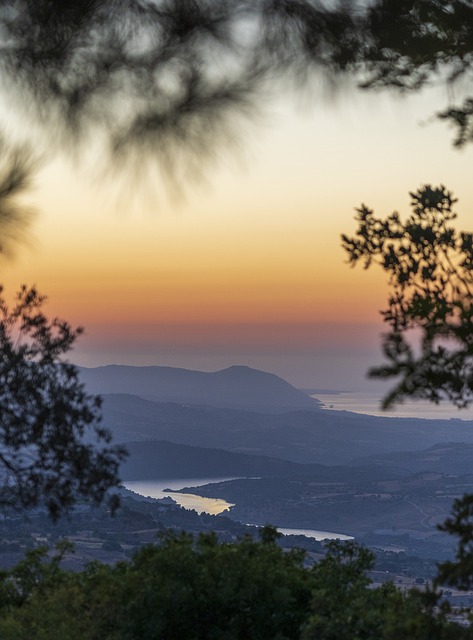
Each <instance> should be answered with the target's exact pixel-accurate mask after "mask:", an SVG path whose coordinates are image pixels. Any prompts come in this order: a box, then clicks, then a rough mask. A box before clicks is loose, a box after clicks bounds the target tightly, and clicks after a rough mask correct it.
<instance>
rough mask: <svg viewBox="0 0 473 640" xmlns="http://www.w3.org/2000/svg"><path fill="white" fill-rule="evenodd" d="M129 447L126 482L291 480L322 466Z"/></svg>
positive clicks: (162, 446)
mask: <svg viewBox="0 0 473 640" xmlns="http://www.w3.org/2000/svg"><path fill="white" fill-rule="evenodd" d="M126 447H127V449H128V452H129V453H130V457H129V458H128V459H127V460H126V461H125V462H124V463H123V464H122V466H121V468H120V472H121V477H122V480H156V479H160V478H167V479H171V478H221V477H224V476H245V477H248V476H249V477H254V476H259V477H264V476H289V475H295V474H307V473H314V472H315V470H316V469H318V468H319V467H320V466H321V465H312V464H306V465H305V464H298V463H296V462H289V461H288V460H278V459H277V458H270V457H267V456H250V455H247V454H244V453H234V452H231V451H224V450H222V449H206V448H203V447H191V446H188V445H183V444H175V443H173V442H166V441H142V442H127V443H126Z"/></svg>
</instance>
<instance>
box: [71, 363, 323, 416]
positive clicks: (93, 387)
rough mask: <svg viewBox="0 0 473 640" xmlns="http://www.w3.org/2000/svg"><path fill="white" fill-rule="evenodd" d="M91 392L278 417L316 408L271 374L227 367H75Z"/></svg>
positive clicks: (313, 401) (314, 401) (312, 402)
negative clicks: (211, 368) (200, 368)
mask: <svg viewBox="0 0 473 640" xmlns="http://www.w3.org/2000/svg"><path fill="white" fill-rule="evenodd" d="M80 374H81V379H82V380H83V382H84V383H85V384H86V387H87V389H88V390H89V391H90V392H91V393H98V394H109V393H128V394H133V395H137V396H140V397H141V398H145V399H149V400H154V401H159V402H173V403H185V404H193V405H209V406H213V407H228V408H234V409H248V410H251V411H262V412H267V413H279V412H282V411H288V410H293V409H315V410H316V409H318V408H319V406H320V404H319V402H318V401H317V400H314V399H313V398H310V397H308V396H307V394H305V393H303V392H302V391H299V390H298V389H296V388H295V387H293V386H292V385H290V384H289V383H288V382H286V381H285V380H283V379H282V378H279V377H278V376H276V375H274V374H272V373H266V372H264V371H259V370H257V369H251V368H250V367H242V366H233V367H229V368H228V369H223V370H222V371H216V372H211V373H208V372H203V371H190V370H188V369H177V368H173V367H131V366H122V365H108V366H104V367H97V368H94V369H88V368H84V367H81V368H80Z"/></svg>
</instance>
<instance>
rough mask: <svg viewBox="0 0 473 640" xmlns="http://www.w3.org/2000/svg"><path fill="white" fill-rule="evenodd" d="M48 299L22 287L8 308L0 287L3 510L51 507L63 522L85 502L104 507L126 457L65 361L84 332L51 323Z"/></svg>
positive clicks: (0, 479) (0, 499)
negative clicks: (82, 499) (113, 442)
mask: <svg viewBox="0 0 473 640" xmlns="http://www.w3.org/2000/svg"><path fill="white" fill-rule="evenodd" d="M44 301H45V299H44V297H43V296H41V295H40V294H39V293H38V292H37V291H36V289H35V288H27V287H22V288H21V289H20V291H19V292H18V294H17V296H16V298H15V300H14V303H13V305H12V306H11V308H10V307H9V306H8V304H7V302H6V299H5V297H4V296H3V294H2V289H0V406H1V413H0V482H1V488H0V504H4V505H11V506H18V507H27V506H28V507H31V506H36V505H45V506H46V507H47V509H48V511H49V513H50V515H51V517H53V518H57V517H58V515H59V514H60V513H61V512H63V511H65V510H66V511H67V509H69V508H70V507H71V506H72V505H73V504H74V503H75V502H76V500H77V499H78V498H80V497H88V498H90V499H92V500H93V501H94V502H96V503H98V502H101V501H102V500H103V498H104V497H105V496H106V494H107V492H108V490H109V489H110V488H112V487H114V486H116V485H117V484H118V481H119V478H118V469H119V465H120V462H121V460H122V459H123V458H124V456H125V451H124V449H123V448H122V447H120V446H111V445H110V441H111V434H110V433H109V431H108V430H107V429H105V428H103V427H102V426H101V425H100V420H101V413H100V405H101V400H100V398H99V397H96V396H90V395H88V394H87V393H86V391H85V389H84V385H83V384H82V383H81V382H80V381H79V372H78V369H77V367H75V366H74V365H72V364H70V363H68V362H66V361H65V360H64V359H63V356H64V354H65V353H67V351H69V349H70V348H71V346H72V345H73V343H74V341H75V340H76V338H77V337H78V335H80V333H81V331H82V330H81V329H80V328H79V329H76V330H74V329H72V328H71V326H70V325H69V324H68V323H67V322H64V321H63V320H59V319H57V318H54V319H52V320H49V319H48V318H47V317H46V315H45V314H44V312H43V310H42V307H43V304H44ZM110 500H111V506H112V507H114V506H116V504H115V502H116V498H113V496H112V498H110Z"/></svg>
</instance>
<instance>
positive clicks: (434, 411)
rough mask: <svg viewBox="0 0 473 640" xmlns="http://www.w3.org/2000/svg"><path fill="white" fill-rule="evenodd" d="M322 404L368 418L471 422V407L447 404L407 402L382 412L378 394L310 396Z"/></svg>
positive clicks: (354, 393) (319, 394)
mask: <svg viewBox="0 0 473 640" xmlns="http://www.w3.org/2000/svg"><path fill="white" fill-rule="evenodd" d="M312 397H313V398H316V399H317V400H320V401H321V402H322V405H323V408H324V409H327V410H329V411H353V412H354V413H364V414H366V415H370V416H387V417H395V418H426V419H429V420H473V407H470V408H468V409H457V408H456V407H454V406H452V405H451V404H449V403H447V402H443V403H441V404H438V405H435V404H433V403H431V402H427V401H426V400H409V401H406V402H404V403H402V404H399V405H397V406H396V407H395V408H394V409H391V410H389V411H383V410H382V409H381V408H380V405H381V399H382V395H381V394H379V393H366V392H352V393H345V392H341V393H330V394H329V393H327V394H323V393H318V394H315V395H314V396H312Z"/></svg>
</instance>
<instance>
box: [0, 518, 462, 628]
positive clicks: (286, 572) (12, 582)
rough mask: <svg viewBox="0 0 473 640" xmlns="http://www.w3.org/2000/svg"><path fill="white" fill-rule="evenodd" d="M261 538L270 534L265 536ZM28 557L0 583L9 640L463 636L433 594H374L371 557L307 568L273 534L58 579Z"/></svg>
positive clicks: (349, 555) (357, 552) (147, 555)
mask: <svg viewBox="0 0 473 640" xmlns="http://www.w3.org/2000/svg"><path fill="white" fill-rule="evenodd" d="M265 531H266V532H268V529H266V530H265ZM59 560H60V554H59V555H58V556H56V557H55V558H53V559H52V560H51V561H48V560H47V559H46V558H45V551H44V550H43V551H41V550H34V551H33V552H31V553H30V554H29V556H28V557H27V558H26V559H25V560H24V561H23V562H22V563H21V564H20V565H18V566H17V567H16V568H14V569H13V570H12V571H11V572H4V573H3V575H1V576H0V634H1V637H2V638H3V639H4V640H10V638H11V639H12V640H13V639H14V640H18V639H19V638H25V639H26V638H31V637H33V636H34V637H35V638H36V639H37V640H42V639H43V638H44V640H46V639H47V640H63V638H65V637H67V638H70V640H90V638H101V639H103V640H112V639H113V640H157V639H158V638H180V639H182V640H200V639H202V640H211V639H215V640H217V639H221V638H226V639H227V640H243V639H246V638H252V639H254V640H259V639H260V640H267V639H268V638H274V640H298V639H300V640H312V638H317V639H318V640H322V639H323V640H343V639H345V638H347V640H348V639H349V640H353V639H354V638H363V640H399V638H409V640H428V639H429V638H435V639H436V640H450V639H451V640H461V639H462V638H465V639H466V638H471V631H470V630H469V629H465V628H464V627H462V626H460V625H459V624H456V623H454V622H450V621H449V620H448V618H447V616H446V615H445V612H444V611H443V610H442V609H441V608H437V609H435V605H436V604H437V603H438V601H439V596H438V594H427V595H426V596H422V594H420V593H419V592H416V591H412V592H407V593H403V592H401V591H400V590H398V589H396V588H395V587H394V586H393V585H392V584H386V585H382V586H381V587H376V588H374V586H373V585H372V584H371V583H370V580H369V578H368V577H367V575H366V572H367V571H369V569H370V568H371V566H372V563H373V556H372V554H371V553H370V552H369V551H367V550H366V549H363V548H362V547H360V546H359V545H356V544H354V543H347V544H344V543H341V544H340V543H332V544H331V545H330V546H329V547H328V550H327V555H326V556H325V557H324V558H323V559H322V560H321V561H320V562H318V563H317V564H315V565H313V566H312V567H307V566H305V565H304V553H303V552H301V551H298V550H293V551H290V552H285V551H283V550H282V549H280V548H279V547H278V546H277V545H276V543H275V537H274V535H266V536H265V540H263V541H261V542H255V541H253V540H251V539H243V540H241V541H239V542H237V543H231V544H229V543H219V542H218V540H217V537H216V536H215V534H206V535H201V536H200V537H199V539H198V540H196V541H195V540H193V539H192V536H190V535H186V534H181V535H176V534H169V535H168V536H167V537H166V538H165V539H164V540H163V541H161V543H158V544H157V545H149V546H147V547H144V548H142V549H141V550H140V551H138V552H137V553H136V554H135V555H134V557H133V558H132V560H131V561H129V562H122V563H119V564H117V565H115V566H106V565H101V564H98V563H97V564H94V565H91V566H90V567H89V568H88V569H86V570H85V571H83V572H81V573H75V574H74V573H72V572H68V571H63V570H61V569H60V567H59Z"/></svg>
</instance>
